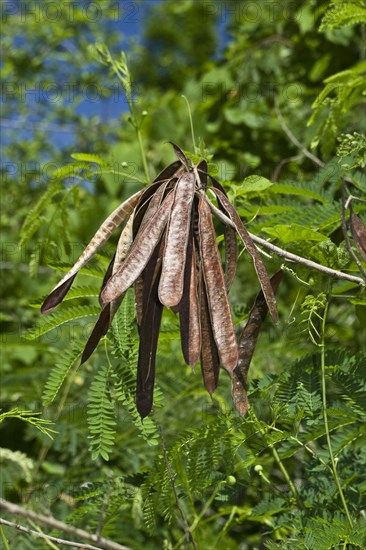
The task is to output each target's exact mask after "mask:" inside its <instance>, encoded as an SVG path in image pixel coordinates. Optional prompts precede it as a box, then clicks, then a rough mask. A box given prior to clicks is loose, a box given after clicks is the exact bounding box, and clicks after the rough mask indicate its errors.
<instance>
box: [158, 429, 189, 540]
mask: <svg viewBox="0 0 366 550" xmlns="http://www.w3.org/2000/svg"><path fill="white" fill-rule="evenodd" d="M160 438H161V446H162V448H163V453H164V462H165V466H166V469H167V472H168V476H169V479H170V483H171V486H172V489H173V493H174V498H175V502H176V505H177V508H178V510H179V513H180V516H181V518H182V521H183V524H184V532H185V536H186V541H187V544H189V543H191V544H192V546H193V548H194V549H195V550H198V549H197V545H196V543H195V540H194V538H193V535H192V532H191V528H190V526H189V523H188V521H187V518H186V516H185V514H184V511H183V508H182V506H181V503H180V500H179V496H178V493H177V488H176V486H175V479H174V475H173V472H172V469H171V467H170V464H169V460H168V453H167V450H166V446H165V443H164V438H163V432H162V430H161V428H160Z"/></svg>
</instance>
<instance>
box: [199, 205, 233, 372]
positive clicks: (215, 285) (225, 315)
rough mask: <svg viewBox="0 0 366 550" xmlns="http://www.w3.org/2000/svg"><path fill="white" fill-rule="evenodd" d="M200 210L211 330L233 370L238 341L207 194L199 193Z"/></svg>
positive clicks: (224, 361)
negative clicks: (200, 194) (206, 197)
mask: <svg viewBox="0 0 366 550" xmlns="http://www.w3.org/2000/svg"><path fill="white" fill-rule="evenodd" d="M198 213H199V236H200V249H201V262H202V271H203V276H204V281H205V287H206V293H207V298H208V303H209V310H210V317H211V324H212V331H213V335H214V339H215V342H216V345H217V349H218V352H219V356H220V362H221V365H222V366H223V367H224V368H225V369H226V370H228V371H229V372H232V371H233V370H234V369H235V367H236V365H237V363H238V345H237V342H236V337H235V330H234V324H233V320H232V317H231V311H230V305H229V301H228V297H227V292H226V287H225V279H224V273H223V270H222V265H221V257H220V253H219V250H218V248H217V243H216V234H215V229H214V225H213V221H212V217H211V209H210V207H209V205H208V204H207V202H206V200H205V197H204V196H201V197H200V200H199V204H198Z"/></svg>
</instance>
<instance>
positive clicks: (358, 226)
mask: <svg viewBox="0 0 366 550" xmlns="http://www.w3.org/2000/svg"><path fill="white" fill-rule="evenodd" d="M350 226H351V233H352V237H353V240H354V241H355V243H356V246H357V248H358V250H359V252H360V254H361V256H362V258H363V259H364V260H365V261H366V227H365V224H364V223H363V222H362V220H361V219H360V218H359V217H358V216H357V214H355V213H354V212H353V210H351V215H350Z"/></svg>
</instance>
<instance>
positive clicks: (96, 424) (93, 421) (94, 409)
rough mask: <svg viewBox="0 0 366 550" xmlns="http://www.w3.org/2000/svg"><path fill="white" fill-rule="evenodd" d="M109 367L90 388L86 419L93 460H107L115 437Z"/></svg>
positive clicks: (103, 370) (96, 378) (99, 373)
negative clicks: (100, 458)
mask: <svg viewBox="0 0 366 550" xmlns="http://www.w3.org/2000/svg"><path fill="white" fill-rule="evenodd" d="M109 385H110V367H102V368H100V370H99V372H98V373H97V374H96V375H95V377H94V380H93V382H92V384H91V387H90V392H89V403H88V408H87V418H88V427H89V433H90V435H89V439H90V451H91V453H92V458H93V460H96V459H97V458H98V457H99V456H101V457H102V458H104V460H109V454H110V453H111V451H112V449H113V445H114V440H115V435H116V419H115V411H114V405H113V402H112V398H111V395H110V388H109Z"/></svg>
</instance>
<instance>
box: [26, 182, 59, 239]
mask: <svg viewBox="0 0 366 550" xmlns="http://www.w3.org/2000/svg"><path fill="white" fill-rule="evenodd" d="M63 189H64V188H63V186H62V184H61V183H60V181H58V180H56V181H53V182H52V183H51V184H50V185H49V186H48V187H47V190H46V191H45V193H44V194H43V195H42V196H41V198H40V199H39V201H38V202H37V204H36V205H35V206H34V207H33V208H32V209H31V211H30V212H29V214H28V216H27V217H26V219H25V221H24V224H23V227H22V229H21V231H20V246H24V245H25V244H26V243H27V242H28V241H29V239H30V238H31V237H32V236H33V235H34V234H35V232H36V231H37V230H38V229H39V227H40V225H41V224H42V223H43V218H42V216H41V213H42V212H43V210H44V209H45V208H47V207H48V206H49V205H50V204H51V202H52V199H53V198H54V197H55V196H56V195H57V194H58V193H60V192H61V191H63Z"/></svg>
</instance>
